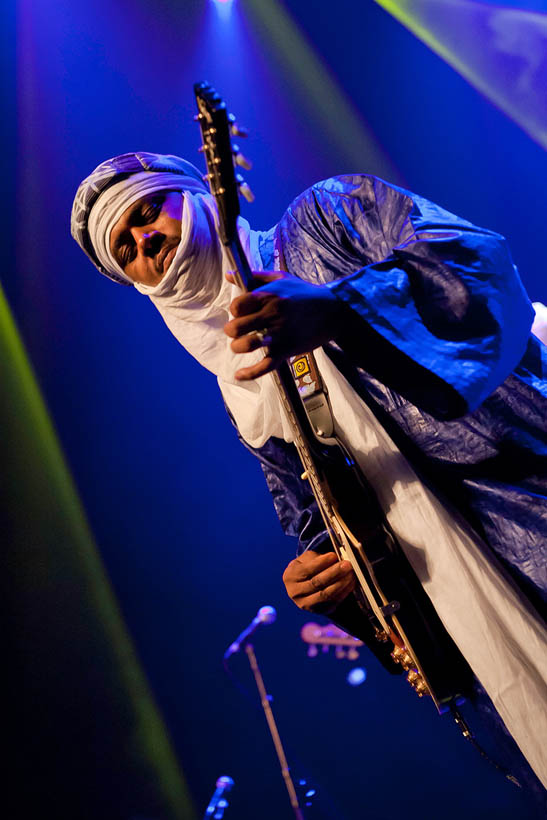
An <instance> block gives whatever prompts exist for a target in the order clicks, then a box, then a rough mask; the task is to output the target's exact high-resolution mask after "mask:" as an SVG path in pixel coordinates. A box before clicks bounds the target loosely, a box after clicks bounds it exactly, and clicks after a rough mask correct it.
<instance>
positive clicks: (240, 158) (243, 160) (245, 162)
mask: <svg viewBox="0 0 547 820" xmlns="http://www.w3.org/2000/svg"><path fill="white" fill-rule="evenodd" d="M233 152H234V160H235V164H236V165H239V166H241V168H245V170H246V171H250V170H251V168H252V167H253V163H252V162H251V160H250V159H247V157H246V156H245V154H242V153H241V151H240V150H239V148H238V146H236V145H234V147H233Z"/></svg>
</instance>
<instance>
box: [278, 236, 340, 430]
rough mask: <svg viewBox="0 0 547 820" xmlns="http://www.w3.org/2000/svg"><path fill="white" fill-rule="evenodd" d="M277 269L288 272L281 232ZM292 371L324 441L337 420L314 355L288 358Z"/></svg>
mask: <svg viewBox="0 0 547 820" xmlns="http://www.w3.org/2000/svg"><path fill="white" fill-rule="evenodd" d="M274 269H275V270H278V271H286V270H287V266H286V264H285V257H284V254H283V246H282V244H281V237H280V236H279V229H278V228H277V227H276V229H275V231H274ZM288 362H289V365H290V370H291V374H292V377H293V379H294V382H295V384H296V387H297V389H298V393H299V394H300V398H301V399H302V404H303V405H304V409H305V411H306V415H307V417H308V421H309V422H310V424H311V427H312V430H313V431H314V432H315V434H316V436H318V438H320V439H322V440H325V439H329V438H332V436H333V435H334V419H333V415H332V410H331V407H330V402H329V397H328V391H327V388H326V387H325V385H324V383H323V379H322V378H321V374H320V373H319V369H318V367H317V365H316V362H315V356H314V355H313V353H311V352H310V353H299V354H298V356H290V357H289V359H288Z"/></svg>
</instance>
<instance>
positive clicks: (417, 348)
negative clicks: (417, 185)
mask: <svg viewBox="0 0 547 820" xmlns="http://www.w3.org/2000/svg"><path fill="white" fill-rule="evenodd" d="M274 231H277V232H278V236H279V239H280V241H281V244H282V248H283V254H284V258H285V263H286V268H287V270H288V271H289V272H290V273H292V274H293V275H295V276H299V277H300V278H302V279H306V280H308V281H311V282H315V283H328V286H329V287H330V288H331V290H332V291H333V292H334V293H335V294H336V296H337V297H338V298H340V299H343V300H344V302H345V303H346V304H347V305H348V308H349V310H348V317H349V322H348V330H347V331H346V333H345V334H344V337H343V338H339V339H337V340H336V342H337V344H332V345H328V346H327V348H326V350H327V352H328V353H329V355H330V356H331V358H332V359H333V361H334V362H335V364H336V365H337V367H338V368H339V370H340V371H341V372H342V373H343V374H344V376H345V377H346V378H347V379H348V381H350V383H351V384H352V385H353V387H354V388H355V389H356V390H357V392H358V393H359V395H360V396H361V397H362V398H363V399H364V400H365V401H366V402H367V403H368V404H369V406H370V407H371V408H372V410H373V411H374V412H375V414H376V415H377V417H378V418H379V419H380V420H381V421H382V423H383V424H384V426H385V427H386V428H387V429H388V432H389V433H390V434H391V435H392V437H393V438H394V439H395V441H396V443H397V444H398V446H399V447H400V449H401V450H402V451H403V452H404V453H405V455H406V456H407V457H408V458H409V459H410V461H411V462H412V464H413V466H414V467H415V469H417V471H418V472H419V473H420V474H421V475H422V476H423V478H424V480H426V481H427V482H428V483H430V484H431V485H432V486H433V487H434V488H435V489H436V491H437V492H439V491H440V492H441V494H442V493H444V494H445V495H446V497H447V498H448V499H449V501H450V502H451V503H452V504H454V505H455V506H456V507H457V508H459V510H460V511H461V512H462V513H463V514H464V515H465V517H466V518H467V519H468V520H469V521H470V522H471V523H472V524H473V525H474V526H475V528H476V529H477V531H478V532H479V533H480V535H481V536H482V537H483V538H484V539H485V540H486V541H487V543H488V544H489V545H490V546H491V547H492V549H493V550H494V551H495V552H496V553H497V554H498V556H500V557H501V559H502V560H503V561H504V562H506V563H507V565H508V566H509V567H510V569H511V571H512V573H513V575H514V577H515V578H516V579H517V581H518V582H519V583H520V584H521V585H522V586H523V587H524V588H525V589H526V591H527V593H528V594H531V595H532V597H533V599H534V601H536V600H537V599H543V601H545V599H546V597H547V570H546V565H547V562H546V560H545V559H546V544H547V382H546V379H545V376H546V374H547V349H546V348H545V346H544V345H543V344H542V343H541V342H540V341H539V340H538V339H536V337H535V336H532V335H531V334H530V327H531V324H532V320H533V308H532V306H531V304H530V301H529V299H528V297H527V295H526V293H525V291H524V288H523V286H522V283H521V281H520V278H519V276H518V273H517V271H516V269H515V266H514V264H513V261H512V259H511V255H510V252H509V249H508V247H507V243H506V241H505V239H504V238H503V237H501V236H500V235H499V234H496V233H493V232H492V231H488V230H484V229H481V228H477V227H475V226H474V225H472V224H471V223H469V222H467V221H465V220H463V219H461V218H459V217H457V216H455V215H453V214H451V213H449V212H448V211H446V210H444V209H443V208H440V207H439V206H437V205H434V204H433V203H431V202H428V201H427V200H425V199H423V198H421V197H419V196H416V195H415V194H412V193H410V192H408V191H404V190H402V189H400V188H397V187H395V186H391V185H388V184H387V183H385V182H382V181H381V180H379V179H376V178H375V177H371V176H366V175H354V176H343V177H336V178H334V179H329V180H326V181H324V182H320V183H318V184H317V185H315V186H313V187H312V188H310V189H309V190H307V191H306V192H304V193H303V194H302V195H301V196H300V197H298V199H296V200H295V202H293V203H292V205H291V206H290V208H289V209H288V210H287V212H286V213H285V214H284V216H283V217H282V219H281V221H280V223H279V225H278V226H277V227H276V228H275V229H273V230H272V231H268V232H267V233H264V234H262V235H261V238H260V250H261V255H262V257H263V261H264V265H265V267H268V266H270V265H271V262H272V242H273V234H274ZM291 449H292V448H287V447H283V446H282V445H280V443H279V442H273V441H270V442H267V443H266V445H265V446H264V448H261V450H259V451H257V454H258V455H259V457H261V458H262V459H263V464H264V468H265V473H266V478H267V480H268V483H269V486H270V488H271V489H272V491H273V494H274V501H275V504H276V509H277V511H278V514H279V516H280V519H281V522H282V524H283V525H284V528H285V530H286V531H287V532H289V533H290V534H291V535H297V536H298V537H299V538H300V540H301V548H306V547H309V546H310V545H312V544H313V543H314V539H318V538H319V537H320V535H319V532H320V530H321V529H322V528H321V527H320V525H319V524H317V525H316V526H313V525H312V519H313V518H314V515H315V513H314V503H313V502H312V501H311V500H310V498H309V491H308V490H307V485H306V482H301V481H300V479H297V478H293V476H294V471H295V469H297V468H296V466H295V465H296V462H295V463H294V464H293V463H290V465H289V462H290V461H291V462H292V453H291V455H289V453H290V452H291ZM289 474H290V476H291V478H289ZM285 484H286V485H287V486H286V487H285V489H283V486H284V485H285Z"/></svg>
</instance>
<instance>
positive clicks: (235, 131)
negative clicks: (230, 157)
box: [228, 114, 249, 139]
mask: <svg viewBox="0 0 547 820" xmlns="http://www.w3.org/2000/svg"><path fill="white" fill-rule="evenodd" d="M228 122H229V123H230V131H231V133H232V136H233V137H243V139H245V138H246V137H248V136H249V132H248V130H247V129H246V128H244V127H243V126H242V125H238V123H237V122H236V118H235V117H234V115H233V114H228Z"/></svg>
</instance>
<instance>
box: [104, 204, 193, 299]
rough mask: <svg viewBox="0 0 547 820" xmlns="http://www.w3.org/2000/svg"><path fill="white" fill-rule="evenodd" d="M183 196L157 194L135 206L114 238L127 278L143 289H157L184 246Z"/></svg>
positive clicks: (117, 257) (114, 231) (115, 252)
mask: <svg viewBox="0 0 547 820" xmlns="http://www.w3.org/2000/svg"><path fill="white" fill-rule="evenodd" d="M182 203H183V196H182V193H181V192H180V191H156V192H154V193H151V194H147V195H146V196H144V197H142V199H139V200H137V202H134V203H133V205H130V206H129V208H128V209H127V210H126V211H124V213H123V214H122V215H121V217H120V218H119V219H118V221H117V222H116V224H115V225H114V227H113V228H112V233H111V234H110V250H111V252H112V254H113V256H114V258H115V260H116V261H117V262H118V264H119V266H120V267H121V269H122V270H123V272H124V273H125V275H126V276H129V278H130V279H132V280H133V281H134V282H140V283H141V284H143V285H157V284H158V282H159V281H160V280H161V278H162V276H163V274H164V273H166V271H167V269H168V268H169V265H170V264H171V261H172V259H173V257H174V256H175V253H176V252H177V246H178V244H179V242H180V222H181V217H182Z"/></svg>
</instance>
